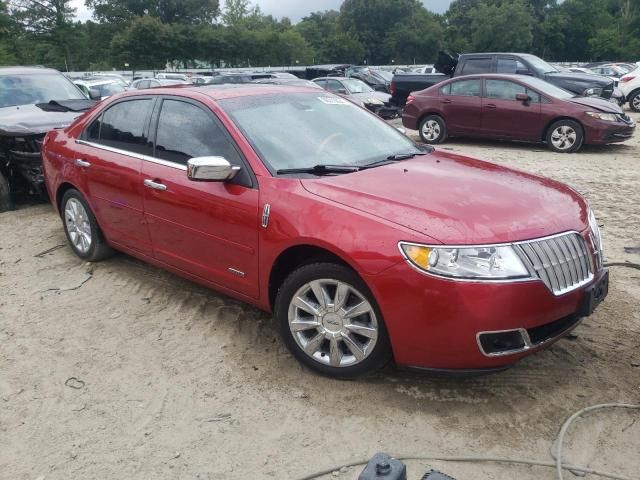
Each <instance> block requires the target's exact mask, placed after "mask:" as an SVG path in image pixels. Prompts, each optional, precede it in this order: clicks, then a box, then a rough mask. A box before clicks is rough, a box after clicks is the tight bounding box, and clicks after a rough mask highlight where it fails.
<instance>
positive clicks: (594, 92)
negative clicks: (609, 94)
mask: <svg viewBox="0 0 640 480" xmlns="http://www.w3.org/2000/svg"><path fill="white" fill-rule="evenodd" d="M601 95H602V88H598V87H596V88H587V89H586V90H585V91H584V96H585V97H599V96H601Z"/></svg>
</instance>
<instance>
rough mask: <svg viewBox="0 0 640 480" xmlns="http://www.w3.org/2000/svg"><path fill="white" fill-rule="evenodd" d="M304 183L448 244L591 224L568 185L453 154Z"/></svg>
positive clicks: (507, 238)
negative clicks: (588, 222)
mask: <svg viewBox="0 0 640 480" xmlns="http://www.w3.org/2000/svg"><path fill="white" fill-rule="evenodd" d="M301 182H302V185H303V187H304V188H305V189H306V190H307V191H308V192H310V193H312V194H314V195H318V196H320V197H323V198H326V199H329V200H332V201H334V202H337V203H339V204H342V205H345V206H347V207H349V208H354V209H356V210H360V211H362V212H365V213H367V214H369V215H374V216H377V217H379V218H382V219H384V220H386V221H388V222H392V223H395V224H397V225H400V226H403V227H406V228H409V229H411V230H414V231H416V232H419V233H420V234H423V235H426V236H428V237H430V239H432V240H433V241H436V242H440V243H443V244H447V245H464V244H466V245H472V244H475V245H478V244H493V243H505V242H514V241H520V240H529V239H532V238H540V237H545V236H549V235H554V234H557V233H561V232H566V231H583V230H584V229H585V228H586V226H587V218H588V206H587V204H586V202H585V200H584V199H583V198H582V197H581V196H580V195H579V194H577V193H576V192H575V191H574V190H572V189H571V188H569V187H568V186H566V185H564V184H561V183H558V182H555V181H553V180H550V179H547V178H542V177H537V176H534V175H530V174H528V173H524V172H520V171H517V170H512V169H508V168H505V167H501V166H498V165H494V164H491V163H487V162H483V161H480V160H475V159H471V158H468V157H463V156H459V155H454V154H451V153H444V152H437V151H436V152H434V153H432V154H429V155H425V156H421V157H416V158H414V159H412V160H406V161H402V162H398V163H394V164H391V165H386V166H382V167H378V168H373V169H369V170H363V171H360V172H356V173H352V174H347V175H340V176H335V177H323V178H321V179H316V180H301ZM399 240H401V239H400V238H399ZM424 241H425V242H426V241H429V240H428V239H425V240H424Z"/></svg>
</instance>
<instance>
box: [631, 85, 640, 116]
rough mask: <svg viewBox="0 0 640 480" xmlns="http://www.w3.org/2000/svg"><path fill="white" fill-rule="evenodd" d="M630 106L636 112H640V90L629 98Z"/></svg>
mask: <svg viewBox="0 0 640 480" xmlns="http://www.w3.org/2000/svg"><path fill="white" fill-rule="evenodd" d="M629 106H630V107H631V110H633V111H634V112H640V90H638V91H637V92H635V93H634V94H633V95H631V96H630V97H629Z"/></svg>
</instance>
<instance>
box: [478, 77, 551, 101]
mask: <svg viewBox="0 0 640 480" xmlns="http://www.w3.org/2000/svg"><path fill="white" fill-rule="evenodd" d="M518 93H526V94H527V95H529V98H531V103H540V94H538V92H535V91H533V90H531V89H529V88H526V87H525V86H523V85H520V84H519V83H515V82H510V81H508V80H487V81H486V97H487V98H493V99H496V100H514V101H515V100H516V95H517V94H518Z"/></svg>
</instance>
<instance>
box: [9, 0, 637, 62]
mask: <svg viewBox="0 0 640 480" xmlns="http://www.w3.org/2000/svg"><path fill="white" fill-rule="evenodd" d="M86 5H87V7H89V8H90V9H91V10H92V11H93V19H92V20H89V21H86V22H79V21H76V20H75V11H74V9H73V8H72V7H71V1H70V0H0V65H17V64H20V65H46V66H50V67H54V68H58V69H60V70H68V71H73V70H76V71H92V70H109V69H117V70H133V69H137V70H140V69H163V68H165V65H166V64H167V63H168V62H170V63H172V64H173V65H174V66H176V67H182V68H195V67H205V68H209V67H211V68H215V67H262V66H291V65H309V64H323V63H355V64H365V63H367V64H371V65H381V64H392V63H395V64H397V65H399V64H414V63H415V64H425V63H432V62H433V61H434V60H435V59H436V57H437V54H438V52H439V51H440V50H443V49H444V50H448V51H452V52H482V51H518V52H531V53H535V54H537V55H539V56H541V57H543V58H545V59H547V60H550V61H594V60H600V59H605V60H623V59H625V60H634V61H635V60H638V59H639V58H638V57H640V0H564V1H558V0H454V1H453V2H452V3H451V5H450V8H449V10H448V11H447V12H446V13H445V14H442V15H439V14H435V13H433V12H431V11H429V10H427V9H426V8H425V7H424V6H423V5H422V3H421V2H420V1H419V0H345V1H344V2H343V3H342V6H341V7H340V10H339V11H334V10H330V11H324V12H315V13H311V14H309V15H308V16H306V17H304V18H303V19H302V20H301V21H300V22H298V23H296V24H293V23H292V22H291V20H290V19H288V18H286V17H284V18H274V17H273V16H271V15H266V14H264V13H263V12H262V11H261V10H260V8H259V7H258V6H255V5H252V4H251V2H250V0H227V1H226V2H225V3H224V7H223V8H220V4H219V1H218V0H155V1H154V0H86Z"/></svg>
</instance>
